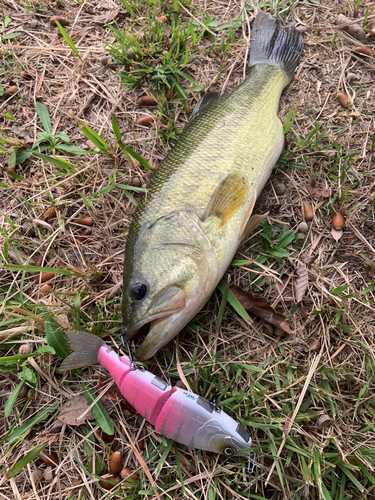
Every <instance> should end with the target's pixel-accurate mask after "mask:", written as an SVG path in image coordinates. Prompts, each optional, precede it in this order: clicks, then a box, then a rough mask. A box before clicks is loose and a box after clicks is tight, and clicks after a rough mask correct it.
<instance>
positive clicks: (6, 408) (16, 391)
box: [4, 380, 25, 418]
mask: <svg viewBox="0 0 375 500" xmlns="http://www.w3.org/2000/svg"><path fill="white" fill-rule="evenodd" d="M24 383H25V381H24V380H22V382H20V383H19V384H18V385H17V387H16V388H15V389H14V390H13V391H12V394H11V395H10V396H9V398H8V400H7V402H6V403H5V406H4V415H5V418H8V417H9V415H10V414H11V411H12V408H13V405H14V403H15V402H16V401H17V398H18V394H19V392H20V390H21V388H22V386H23V384H24Z"/></svg>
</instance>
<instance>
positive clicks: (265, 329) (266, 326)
mask: <svg viewBox="0 0 375 500" xmlns="http://www.w3.org/2000/svg"><path fill="white" fill-rule="evenodd" d="M262 331H263V333H264V334H265V335H272V334H273V326H272V325H270V323H264V325H263V326H262Z"/></svg>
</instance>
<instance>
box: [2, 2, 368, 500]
mask: <svg viewBox="0 0 375 500" xmlns="http://www.w3.org/2000/svg"><path fill="white" fill-rule="evenodd" d="M5 5H6V8H7V16H5V17H4V19H2V20H1V21H0V39H1V42H0V43H1V44H2V45H1V47H2V50H0V58H1V62H0V66H1V69H0V91H1V94H2V92H3V90H5V89H6V88H8V87H9V86H10V85H17V86H18V87H19V91H18V93H17V94H16V95H14V96H12V97H10V98H7V99H2V100H1V101H0V165H1V167H2V172H3V173H2V178H1V179H0V186H1V190H2V194H1V199H0V218H1V222H0V239H1V249H0V369H1V370H2V376H1V377H0V398H1V405H2V407H3V408H4V418H3V419H2V421H1V427H0V429H1V430H0V443H1V445H0V446H1V451H2V458H1V459H0V472H1V478H0V484H1V492H2V493H1V494H2V495H5V496H6V497H7V498H24V497H25V498H26V497H27V498H30V499H34V498H35V499H37V498H38V499H39V498H46V499H47V498H48V499H55V498H56V499H58V498H60V497H64V498H69V499H70V498H71V499H73V498H82V499H83V498H95V499H99V498H105V497H106V498H123V497H126V498H130V499H134V500H138V499H144V498H149V499H151V498H155V497H157V494H158V495H159V496H160V497H162V496H163V495H164V498H176V499H182V498H197V499H201V498H202V499H203V498H204V499H209V500H216V499H220V500H221V499H233V498H252V499H257V500H263V499H272V500H278V499H285V498H290V499H295V500H306V499H307V498H309V499H318V498H322V499H324V500H331V499H332V500H344V499H345V500H346V499H348V500H349V499H350V498H355V499H369V500H371V499H372V498H374V493H373V492H374V487H375V474H374V470H375V434H374V424H373V421H372V420H373V418H372V415H373V412H374V405H375V393H374V390H375V383H374V378H375V360H374V354H373V352H374V345H375V338H374V332H375V314H374V289H375V288H374V287H375V274H374V264H373V260H374V252H375V250H374V224H375V216H374V211H375V203H374V200H375V198H374V191H375V184H374V177H373V168H372V164H373V152H374V134H373V131H372V128H371V127H372V125H371V117H372V111H371V110H372V109H373V105H374V94H373V91H372V89H373V85H372V82H373V77H372V71H373V70H374V68H373V58H366V60H364V61H362V60H360V59H358V58H356V59H354V58H352V59H350V65H349V66H346V67H344V62H343V61H346V60H347V59H348V58H350V57H351V54H352V42H351V41H350V40H349V39H348V37H347V35H345V33H343V32H341V31H336V32H335V33H332V32H331V31H330V30H329V28H328V26H330V25H331V24H332V19H334V18H335V17H337V15H339V14H340V13H342V5H341V4H339V3H338V2H331V4H329V5H328V4H327V5H324V8H323V6H321V2H318V1H314V2H308V3H306V2H298V1H296V2H291V1H284V0H283V1H277V2H250V3H247V4H246V5H245V10H244V11H243V10H242V4H241V2H237V1H236V2H232V3H230V4H228V5H226V6H225V8H223V5H222V4H219V3H213V2H207V4H206V9H203V8H202V6H201V5H200V4H193V2H177V1H173V2H172V1H171V2H159V1H156V0H155V1H151V0H148V2H144V1H140V0H139V1H138V0H137V1H134V2H127V1H125V0H123V1H122V2H119V3H118V5H117V4H116V8H115V7H113V6H111V5H112V4H111V5H109V4H108V9H107V7H103V8H102V9H101V10H100V11H98V10H95V8H94V7H92V6H91V7H92V8H91V7H90V6H89V4H82V5H81V6H80V9H79V10H77V11H75V10H74V9H75V8H76V5H73V3H72V2H67V3H66V5H65V7H66V11H64V8H63V6H62V5H56V6H53V8H51V7H48V8H47V7H41V6H40V5H39V4H36V3H35V2H27V3H25V4H24V5H23V6H21V7H20V8H19V10H18V11H17V12H15V11H14V6H13V4H12V3H11V2H9V1H8V0H5ZM118 7H119V8H118ZM257 8H262V9H264V8H266V9H267V10H269V11H270V12H273V13H274V14H276V13H278V14H279V15H280V16H281V17H282V19H283V20H284V21H285V22H287V23H289V22H290V23H291V22H294V21H295V20H297V19H299V20H300V21H301V22H302V23H304V24H306V25H307V26H311V25H312V24H313V25H314V26H318V27H319V26H327V29H326V30H325V31H319V32H316V31H314V30H310V31H308V32H307V33H306V34H305V35H304V36H305V39H306V47H305V57H306V59H305V61H304V65H303V66H302V68H301V69H300V72H299V75H298V77H296V78H295V79H294V80H293V82H292V84H291V85H290V87H288V89H287V90H286V93H285V95H284V96H283V98H282V100H281V106H280V115H281V117H282V118H283V122H284V127H285V132H286V133H287V146H286V149H285V150H284V153H283V155H282V157H281V158H280V161H279V163H278V165H277V167H276V168H275V170H274V172H273V174H272V177H271V179H270V181H269V182H268V183H267V185H266V187H265V189H264V191H263V192H262V194H261V195H260V197H259V200H258V201H257V206H256V211H257V213H266V212H269V215H268V217H267V219H266V220H265V221H263V224H262V225H261V226H259V227H258V228H257V230H256V231H255V233H254V234H253V235H252V237H251V238H249V239H248V241H247V242H246V243H245V244H244V245H242V246H241V248H240V249H239V252H238V254H237V255H236V257H235V259H234V261H233V262H232V266H231V267H230V269H229V270H228V272H227V273H226V275H225V276H224V279H223V281H222V282H221V283H220V285H219V287H218V290H217V291H216V292H215V293H214V295H213V297H212V298H211V299H210V300H209V302H208V303H207V305H206V306H204V308H203V309H202V311H201V312H200V313H199V314H198V315H197V317H196V318H194V319H193V320H192V322H191V323H190V324H189V325H188V327H187V328H185V329H184V331H183V332H181V334H180V335H179V338H178V342H177V341H174V342H171V343H170V344H168V345H167V346H166V347H165V348H164V349H163V350H162V352H160V353H158V355H157V356H155V358H153V360H151V361H150V362H149V363H148V364H147V368H148V369H149V370H150V371H152V372H153V373H155V374H157V375H159V376H161V377H164V378H166V379H168V380H169V381H170V382H171V383H172V384H176V383H177V382H180V383H181V380H180V375H179V374H180V373H181V370H182V373H183V374H184V377H185V378H186V380H187V381H188V383H189V385H190V387H191V389H192V390H193V391H195V392H196V393H197V394H200V395H202V396H204V397H205V398H207V399H209V400H211V401H213V400H215V401H216V404H217V405H218V406H219V407H220V408H222V409H223V410H225V411H226V412H227V413H228V414H230V415H231V416H233V418H235V419H236V420H237V421H239V422H240V423H241V424H242V425H244V426H246V427H247V429H248V430H249V432H250V433H251V436H252V439H253V449H254V452H255V453H256V467H255V470H254V473H253V475H252V477H251V484H250V493H249V479H248V474H247V467H248V464H247V463H246V460H244V459H240V460H237V459H226V458H224V457H221V456H220V457H219V456H217V455H215V454H210V453H206V452H202V451H198V450H192V449H189V448H187V447H183V446H180V445H176V444H175V443H173V442H172V441H170V440H167V439H166V438H165V437H163V436H160V435H158V434H156V433H155V431H154V430H153V428H152V427H151V426H150V425H149V424H147V423H146V422H145V421H144V420H143V419H142V418H141V417H140V416H139V415H136V414H132V413H130V412H129V408H128V407H126V406H124V405H123V403H122V402H120V401H114V400H111V399H109V398H107V397H105V396H104V397H103V398H102V400H101V403H100V404H97V403H96V401H95V400H96V399H97V397H98V394H99V393H98V391H99V392H100V389H98V387H99V388H100V387H102V388H103V385H102V384H103V383H104V381H103V377H105V376H106V375H107V372H106V371H105V370H104V369H102V368H100V367H94V368H88V369H85V370H77V371H75V372H74V373H69V374H68V375H66V374H65V375H64V374H63V373H61V371H60V370H59V365H60V362H61V358H63V357H64V356H65V355H66V354H67V346H66V342H65V337H64V335H63V331H64V330H67V329H76V330H83V331H84V330H86V331H90V332H93V333H95V334H97V335H99V336H101V337H103V338H104V339H105V341H106V342H108V343H109V344H110V345H112V346H113V347H114V348H120V346H121V341H120V332H121V290H122V288H121V287H122V269H123V248H124V245H125V242H126V235H127V232H128V229H129V225H130V223H131V219H132V215H133V213H134V210H135V207H136V205H137V203H138V202H139V200H140V199H141V197H142V196H144V194H145V192H146V189H147V183H148V181H149V180H150V178H151V175H152V171H153V170H154V169H155V168H156V167H157V166H158V164H159V163H160V161H161V160H162V159H163V158H164V157H165V154H166V153H167V150H168V148H169V147H170V146H171V145H173V143H174V142H175V140H176V139H177V138H178V136H179V132H180V131H181V129H182V127H183V126H184V125H185V123H186V121H187V116H188V114H189V112H190V111H191V109H192V108H193V106H194V104H195V102H196V101H197V100H198V99H199V97H200V92H201V91H202V90H204V91H206V90H207V91H208V90H213V91H219V90H223V88H224V87H226V89H227V90H230V89H232V88H234V87H235V86H236V85H238V84H239V83H240V82H241V81H242V78H243V71H244V67H245V66H246V61H245V55H246V42H245V41H246V40H247V39H249V38H250V33H249V32H248V27H247V26H248V21H249V20H250V19H251V18H252V16H253V14H254V12H255V10H256V9H257ZM68 12H71V13H70V14H69V15H68V20H69V23H68V25H67V26H65V27H64V28H63V30H61V29H60V27H51V26H50V25H49V17H50V16H52V15H66V14H67V13H68ZM343 13H344V14H345V15H347V16H348V17H350V18H354V16H355V15H356V13H357V14H358V16H359V17H366V19H365V21H364V26H365V27H366V28H368V29H369V28H371V18H370V17H369V16H371V15H372V11H371V9H370V10H369V7H368V5H366V4H365V3H364V2H359V1H356V2H354V4H353V5H351V4H350V5H349V4H348V5H347V6H345V12H343ZM162 15H165V16H166V17H167V22H166V23H164V22H162V21H159V20H158V18H159V17H160V16H162ZM21 17H22V23H23V22H25V23H26V24H20V23H21V21H20V19H21ZM33 20H34V21H37V27H36V28H32V27H31V21H33ZM298 22H299V21H298ZM25 26H26V27H27V29H25ZM367 33H368V35H367V36H368V40H367V45H369V46H370V47H373V45H374V37H373V35H372V34H371V33H369V32H367ZM334 36H335V39H334V43H332V39H333V37H334ZM25 46H27V47H28V48H27V49H25V48H24V47H25ZM343 54H344V55H345V57H344V59H342V58H341V56H342V55H343ZM77 56H78V57H77ZM108 57H110V58H111V59H110V61H109V63H110V64H109V65H108ZM102 60H103V62H102ZM314 61H315V62H314ZM112 64H114V67H112V66H111V65H112ZM349 67H350V71H351V72H354V73H358V74H359V75H360V80H352V81H351V82H350V89H351V93H352V94H353V95H355V100H354V106H353V107H352V108H351V109H344V108H341V107H340V105H339V104H338V103H337V102H336V100H335V89H336V88H338V87H339V90H341V89H342V87H341V85H342V82H341V81H339V80H340V75H343V78H346V75H347V73H348V68H349ZM21 69H28V70H30V69H35V70H36V76H37V77H36V79H35V80H34V79H31V80H22V78H21V76H20V75H21V73H20V71H21ZM77 75H80V77H79V79H78V80H77ZM347 85H349V83H347ZM143 94H152V95H154V97H155V98H156V100H157V102H158V106H157V108H156V111H155V113H156V114H157V118H156V121H155V123H154V124H153V125H152V126H151V127H150V128H145V127H139V126H137V125H136V122H137V119H138V118H139V116H141V114H142V113H145V112H148V110H147V109H146V110H145V109H140V108H139V107H138V105H137V98H138V97H139V96H140V95H143ZM9 167H11V169H10V168H9ZM14 170H15V171H14ZM278 184H283V185H284V187H286V190H285V192H284V193H283V194H278V189H276V188H277V185H278ZM311 188H314V189H316V190H320V191H321V192H323V191H324V193H325V194H324V195H323V194H322V195H321V196H320V195H319V194H318V195H317V196H316V197H314V196H313V195H312V191H311ZM326 192H329V195H327V194H326ZM303 201H308V202H309V203H311V204H312V205H313V208H314V211H315V215H314V219H313V220H312V221H311V222H309V223H308V232H307V233H301V232H300V231H299V230H298V227H299V224H300V223H301V221H302V213H301V204H302V202H303ZM51 206H52V207H54V208H55V209H56V217H55V218H52V219H49V220H46V218H45V216H44V213H45V210H46V209H47V208H48V207H51ZM332 210H342V211H343V212H344V213H345V215H346V225H345V228H344V231H343V234H342V236H341V237H340V239H339V240H338V241H336V240H335V239H334V238H333V237H332V235H331V222H330V218H331V212H332ZM82 216H90V217H92V218H93V220H94V224H93V226H92V233H91V234H90V235H88V236H87V239H86V240H85V241H84V242H83V243H79V242H78V240H77V237H79V235H80V233H81V231H82V230H83V229H84V226H82V225H80V224H78V223H77V222H76V220H77V219H78V218H79V217H82ZM38 256H41V257H42V259H43V260H42V264H40V263H39V264H38V262H35V259H36V258H38ZM289 258H292V259H297V260H298V261H300V262H305V265H306V268H307V272H308V278H309V280H308V287H307V290H306V293H305V296H304V298H303V300H302V302H301V303H300V304H296V301H295V286H296V279H297V274H296V270H295V267H294V266H293V264H292V263H291V262H290V261H289V260H288V259H289ZM313 259H315V260H314V261H313V262H312V263H311V261H312V260H313ZM41 269H43V270H52V271H53V272H54V278H53V279H51V280H50V281H48V284H50V286H51V288H50V289H49V291H48V293H46V294H45V295H41V294H40V288H41V284H39V283H38V282H37V279H36V278H37V277H38V275H39V273H40V271H41ZM229 284H236V285H238V286H241V287H242V288H243V289H245V290H250V291H251V292H252V293H253V294H254V295H255V296H257V297H265V298H266V299H267V301H268V302H269V304H270V305H271V306H272V307H273V308H274V309H276V310H277V311H278V312H280V313H282V314H284V315H285V316H286V317H287V320H288V322H289V324H290V326H291V328H292V330H293V331H295V332H297V333H296V335H293V336H283V337H276V335H275V331H274V333H272V330H270V329H269V328H267V325H265V323H264V321H263V320H261V319H260V318H257V317H256V316H254V315H252V314H250V313H247V312H246V311H245V310H244V309H243V307H242V306H241V304H240V303H239V302H238V301H237V299H236V298H235V296H234V294H233V293H232V292H231V291H230V290H229V287H228V285H229ZM276 333H277V332H276ZM21 346H22V349H21V351H20V347H21ZM25 346H26V347H25ZM25 349H26V350H27V353H24V350H25ZM84 392H85V393H86V395H87V399H88V404H91V405H94V406H93V413H94V415H93V419H92V420H88V419H87V420H86V421H85V423H84V424H82V425H80V426H73V425H66V426H63V424H62V423H61V422H59V420H58V418H57V417H58V414H59V411H60V408H61V406H62V404H64V403H65V402H66V401H67V400H68V399H69V397H74V396H76V395H79V394H83V393H84ZM321 415H326V416H327V417H329V419H330V420H329V425H328V426H327V427H320V426H319V425H318V418H319V416H321ZM111 426H113V429H114V436H115V438H114V440H113V441H112V442H110V443H106V442H104V441H103V440H102V439H101V438H100V437H99V436H98V432H97V431H98V429H99V427H102V428H104V429H105V430H107V431H109V433H110V432H111V430H112V428H111ZM123 426H125V428H124V427H123ZM141 437H144V440H145V447H144V449H143V450H142V452H141V456H139V452H138V451H137V450H136V448H135V445H134V443H136V442H137V441H139V440H140V438H141ZM132 443H133V444H132ZM42 448H44V449H45V450H47V451H54V452H55V453H57V454H58V459H59V467H58V468H56V469H55V470H54V477H53V479H52V481H48V480H47V479H45V478H43V477H42V478H40V473H44V472H45V469H46V465H45V464H44V463H43V462H41V461H40V460H39V459H38V458H36V456H37V453H39V450H40V449H42ZM116 449H117V450H121V451H122V452H123V456H124V465H125V466H127V467H130V468H132V469H133V470H134V471H136V473H137V474H138V475H139V476H140V480H139V481H136V480H127V481H123V482H122V483H121V484H119V485H116V486H115V487H114V488H113V489H112V490H111V491H110V492H107V491H106V490H104V489H103V488H102V487H101V486H100V485H99V479H100V477H101V476H103V475H104V474H105V473H106V471H107V464H108V461H109V457H110V455H111V454H112V452H113V451H115V450H116ZM6 474H8V475H7V476H6ZM38 477H39V479H37V478H38Z"/></svg>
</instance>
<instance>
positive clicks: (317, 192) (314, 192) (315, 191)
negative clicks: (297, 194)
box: [307, 186, 331, 201]
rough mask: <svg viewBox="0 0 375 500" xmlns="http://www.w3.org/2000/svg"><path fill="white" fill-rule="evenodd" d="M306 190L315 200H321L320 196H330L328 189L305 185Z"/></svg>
mask: <svg viewBox="0 0 375 500" xmlns="http://www.w3.org/2000/svg"><path fill="white" fill-rule="evenodd" d="M307 191H308V192H309V195H310V196H311V198H313V199H314V200H317V201H319V200H321V199H322V198H329V197H330V196H331V190H330V189H320V188H316V187H313V186H307Z"/></svg>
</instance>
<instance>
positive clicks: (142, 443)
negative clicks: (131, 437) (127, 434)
mask: <svg viewBox="0 0 375 500" xmlns="http://www.w3.org/2000/svg"><path fill="white" fill-rule="evenodd" d="M137 447H138V450H139V451H143V450H144V447H145V438H144V436H143V433H142V434H141V436H140V438H139V439H138V441H137Z"/></svg>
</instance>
